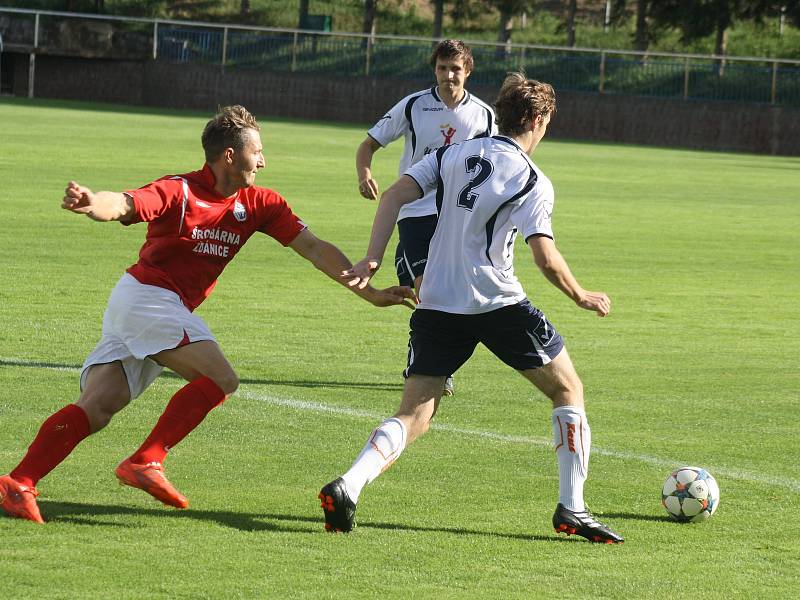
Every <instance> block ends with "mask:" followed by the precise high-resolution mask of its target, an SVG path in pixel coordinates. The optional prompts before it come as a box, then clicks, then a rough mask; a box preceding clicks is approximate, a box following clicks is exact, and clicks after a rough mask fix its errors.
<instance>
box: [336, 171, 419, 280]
mask: <svg viewBox="0 0 800 600" xmlns="http://www.w3.org/2000/svg"><path fill="white" fill-rule="evenodd" d="M421 195H422V192H421V190H420V189H419V185H417V182H416V181H414V180H413V179H412V178H411V177H409V176H408V175H403V176H401V177H400V179H398V180H397V181H395V182H394V184H393V185H392V187H390V188H389V189H388V190H386V191H385V192H384V193H383V196H381V203H380V205H378V210H377V211H376V212H375V221H374V222H373V223H372V234H371V236H370V239H369V248H368V249H367V255H366V256H365V257H364V258H362V259H361V260H360V261H358V262H357V263H356V264H355V265H353V267H351V268H350V269H347V270H346V271H342V277H343V278H344V279H345V281H347V285H349V286H350V287H358V288H359V289H363V288H364V287H366V285H367V284H368V283H369V280H370V279H372V276H373V275H374V274H375V272H376V271H377V270H378V269H379V268H380V266H381V262H382V261H383V255H384V253H385V252H386V245H387V244H388V243H389V239H390V238H391V237H392V231H394V224H395V222H396V221H397V215H398V214H400V208H401V207H402V206H403V205H404V204H408V203H409V202H413V201H414V200H416V199H417V198H419V197H420V196H421Z"/></svg>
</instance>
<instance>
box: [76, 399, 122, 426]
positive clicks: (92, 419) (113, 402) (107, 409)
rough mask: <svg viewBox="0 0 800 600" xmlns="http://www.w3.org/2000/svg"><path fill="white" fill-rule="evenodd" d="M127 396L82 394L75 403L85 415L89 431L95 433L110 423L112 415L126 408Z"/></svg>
mask: <svg viewBox="0 0 800 600" xmlns="http://www.w3.org/2000/svg"><path fill="white" fill-rule="evenodd" d="M129 401H130V398H129V395H128V394H127V393H125V394H121V393H119V394H111V393H107V394H98V393H95V394H91V393H90V394H83V395H82V396H81V398H80V400H78V402H77V403H76V404H77V405H78V406H80V407H81V408H82V409H83V411H84V412H85V413H86V418H87V419H88V420H89V431H90V432H91V433H97V432H98V431H100V430H101V429H103V427H105V426H106V425H108V424H109V423H110V422H111V419H113V418H114V415H115V414H117V413H118V412H119V411H120V410H122V409H123V408H125V406H127V404H128V402H129Z"/></svg>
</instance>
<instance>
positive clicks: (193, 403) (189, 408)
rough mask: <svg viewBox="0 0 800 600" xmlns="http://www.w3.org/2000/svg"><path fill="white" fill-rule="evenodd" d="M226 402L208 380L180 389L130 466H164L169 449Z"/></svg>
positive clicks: (218, 389) (132, 457)
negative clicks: (161, 464)
mask: <svg viewBox="0 0 800 600" xmlns="http://www.w3.org/2000/svg"><path fill="white" fill-rule="evenodd" d="M225 398H227V396H226V395H225V392H223V391H222V389H220V387H219V386H218V385H217V384H216V383H214V382H213V381H212V380H211V379H209V378H208V377H201V378H200V379H195V380H194V381H192V382H191V383H189V384H187V385H185V386H183V387H182V388H181V389H179V390H178V392H177V393H176V394H175V395H174V396H173V397H172V399H171V400H170V401H169V404H167V408H166V409H165V410H164V413H163V414H162V415H161V417H160V418H159V419H158V423H156V426H155V427H154V428H153V431H151V432H150V435H149V436H147V439H146V440H145V441H144V443H143V444H142V445H141V446H140V447H139V449H138V450H137V451H136V452H134V453H133V454H132V455H131V462H134V463H136V464H140V465H144V464H147V463H151V462H164V459H165V458H166V456H167V452H168V451H169V449H170V448H173V447H174V446H175V445H177V443H178V442H180V441H181V440H182V439H183V438H185V437H186V436H187V435H189V433H190V432H191V431H192V430H193V429H194V428H195V427H197V426H198V425H200V423H201V422H202V421H203V419H205V418H206V415H207V414H208V413H209V412H211V410H212V409H214V408H216V407H217V406H219V405H220V404H222V403H223V402H225Z"/></svg>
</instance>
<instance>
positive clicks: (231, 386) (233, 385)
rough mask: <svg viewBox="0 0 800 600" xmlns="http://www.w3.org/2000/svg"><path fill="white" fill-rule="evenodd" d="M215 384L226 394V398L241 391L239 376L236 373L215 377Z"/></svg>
mask: <svg viewBox="0 0 800 600" xmlns="http://www.w3.org/2000/svg"><path fill="white" fill-rule="evenodd" d="M214 383H216V384H217V385H218V386H219V389H221V390H222V391H223V392H225V395H226V396H230V395H231V394H232V393H233V392H235V391H236V390H237V389H239V376H238V375H237V374H236V373H235V372H233V371H229V372H228V373H225V374H224V375H221V376H218V377H215V378H214Z"/></svg>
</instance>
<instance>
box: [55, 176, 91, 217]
mask: <svg viewBox="0 0 800 600" xmlns="http://www.w3.org/2000/svg"><path fill="white" fill-rule="evenodd" d="M93 201H94V193H93V192H92V190H90V189H89V188H87V187H85V186H82V185H79V184H78V183H77V182H76V181H70V182H69V183H68V184H67V188H66V189H65V190H64V199H63V200H62V201H61V208H65V209H67V210H71V211H72V212H75V213H79V214H86V213H88V212H89V211H91V210H92V203H93Z"/></svg>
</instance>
